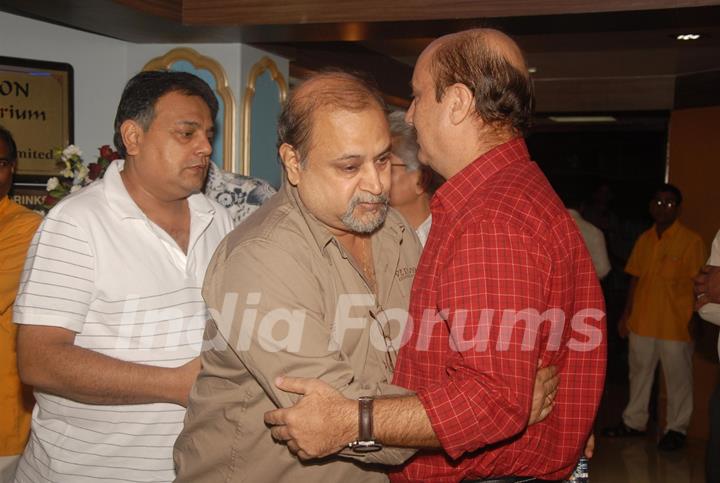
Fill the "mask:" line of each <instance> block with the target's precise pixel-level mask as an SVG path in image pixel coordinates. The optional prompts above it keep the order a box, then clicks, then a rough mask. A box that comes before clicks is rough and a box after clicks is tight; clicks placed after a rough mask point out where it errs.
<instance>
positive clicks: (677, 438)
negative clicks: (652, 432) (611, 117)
mask: <svg viewBox="0 0 720 483" xmlns="http://www.w3.org/2000/svg"><path fill="white" fill-rule="evenodd" d="M685 439H686V436H685V435H684V434H682V433H680V432H678V431H673V430H670V431H668V432H667V433H665V436H663V437H662V438H661V439H660V442H659V443H658V448H659V449H661V450H663V451H675V450H678V449H680V448H682V447H684V446H685Z"/></svg>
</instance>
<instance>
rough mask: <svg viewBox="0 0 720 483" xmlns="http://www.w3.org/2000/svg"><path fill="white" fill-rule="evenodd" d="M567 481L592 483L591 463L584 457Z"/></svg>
mask: <svg viewBox="0 0 720 483" xmlns="http://www.w3.org/2000/svg"><path fill="white" fill-rule="evenodd" d="M567 481H569V482H572V483H590V462H589V461H588V459H587V458H586V457H584V456H582V457H581V458H580V459H579V460H578V464H577V466H576V467H575V471H573V474H572V475H570V478H568V479H567Z"/></svg>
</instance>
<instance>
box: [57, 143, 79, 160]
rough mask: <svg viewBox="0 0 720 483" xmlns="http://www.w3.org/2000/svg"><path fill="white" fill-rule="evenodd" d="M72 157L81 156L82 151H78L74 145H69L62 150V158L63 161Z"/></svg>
mask: <svg viewBox="0 0 720 483" xmlns="http://www.w3.org/2000/svg"><path fill="white" fill-rule="evenodd" d="M73 156H77V157H78V158H79V157H81V156H82V151H80V148H78V147H77V146H75V145H74V144H71V145H69V146H68V147H66V148H65V149H63V152H62V157H63V159H70V158H72V157H73Z"/></svg>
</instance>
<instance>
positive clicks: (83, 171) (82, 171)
mask: <svg viewBox="0 0 720 483" xmlns="http://www.w3.org/2000/svg"><path fill="white" fill-rule="evenodd" d="M89 172H90V170H89V169H88V168H87V166H85V165H84V164H81V165H80V167H79V168H78V170H77V172H76V173H75V179H73V184H75V185H78V184H82V183H83V182H84V181H85V178H87V175H88V173H89Z"/></svg>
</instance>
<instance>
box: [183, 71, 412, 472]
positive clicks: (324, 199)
mask: <svg viewBox="0 0 720 483" xmlns="http://www.w3.org/2000/svg"><path fill="white" fill-rule="evenodd" d="M279 132H280V143H281V147H280V156H281V158H282V162H283V165H284V168H285V173H286V180H285V184H284V187H283V188H282V189H281V191H280V193H278V194H277V195H276V196H274V197H273V198H272V199H271V200H270V201H268V202H267V203H266V204H265V205H264V206H263V207H262V208H261V209H260V210H258V211H257V212H256V213H255V214H253V215H252V216H250V217H249V218H248V219H247V220H246V221H245V222H244V223H243V224H242V225H241V226H240V227H239V229H237V230H235V231H233V232H232V234H231V235H229V236H228V237H227V238H226V239H225V240H224V241H223V242H222V243H221V244H220V246H219V248H218V250H217V251H216V253H215V256H214V258H213V260H212V261H211V262H210V266H209V268H208V271H207V276H206V279H205V284H204V288H203V296H204V298H205V300H206V302H207V304H208V307H209V308H210V310H211V316H212V319H213V320H210V321H209V322H208V328H207V329H206V339H207V340H208V344H211V345H212V347H210V348H209V349H210V350H206V351H204V352H203V359H202V363H203V370H202V373H201V374H200V376H199V378H198V380H197V382H196V384H195V386H194V388H193V391H192V393H191V395H190V402H189V409H188V412H187V416H186V418H185V428H184V430H183V432H182V434H181V435H180V437H179V438H178V441H177V443H176V445H175V462H176V466H177V470H178V478H177V481H179V482H194V483H199V482H220V481H223V482H224V481H233V482H241V481H248V482H259V481H323V482H332V481H337V482H346V481H386V480H387V477H386V476H385V474H384V473H383V472H382V470H381V469H375V468H373V467H371V466H368V465H363V464H362V463H374V462H382V463H385V464H399V463H401V462H402V461H404V460H405V459H406V458H407V457H409V456H410V455H411V454H412V451H409V450H406V449H403V450H400V449H393V448H387V449H384V450H383V451H380V452H375V453H367V454H366V455H362V454H358V453H354V452H352V451H350V450H347V451H345V454H341V455H340V456H335V457H331V458H328V459H325V460H323V461H319V462H314V463H311V464H306V463H301V462H299V461H298V460H297V458H295V457H294V456H293V455H292V454H290V453H289V452H288V450H287V448H286V446H285V445H284V444H281V443H278V442H275V441H274V440H273V439H272V437H271V435H270V430H269V429H268V428H267V427H266V426H265V424H264V422H263V414H264V413H265V412H266V411H269V410H271V409H275V408H276V407H283V406H284V407H288V406H291V405H292V404H293V403H294V402H296V400H297V399H298V398H299V396H295V395H291V394H288V393H285V392H283V391H280V390H278V389H277V388H276V387H275V384H274V380H275V378H276V377H277V376H280V375H286V374H287V375H292V376H297V377H318V378H320V379H322V380H324V381H326V382H327V383H329V384H330V385H332V386H333V387H335V388H337V389H338V390H340V391H341V392H342V393H343V394H344V395H345V396H347V397H349V398H357V397H359V396H362V395H373V396H376V395H382V394H398V393H404V392H406V391H405V390H403V389H401V388H399V387H395V386H392V385H390V384H389V383H390V381H391V379H392V369H393V366H394V362H395V361H394V357H395V351H396V350H397V349H398V347H399V342H400V337H401V334H402V330H401V329H402V327H401V323H404V321H405V317H406V315H407V312H406V310H407V304H408V300H409V294H410V288H411V285H412V280H413V275H414V273H415V269H416V265H417V260H418V258H419V255H420V250H421V248H420V244H419V242H418V240H417V238H416V237H415V235H414V234H413V230H412V228H411V227H409V226H408V225H407V224H406V223H405V221H404V220H403V219H402V217H400V215H399V214H397V212H395V211H393V210H391V209H389V208H388V189H389V186H390V157H391V151H390V147H391V146H390V144H391V138H390V133H389V128H388V123H387V120H386V117H385V113H384V110H383V104H382V99H381V98H380V97H379V95H378V93H377V92H376V91H375V90H374V89H373V88H372V87H370V86H368V85H366V84H365V83H363V82H362V81H361V80H359V79H357V78H355V77H353V76H350V75H348V74H341V73H332V74H324V75H319V76H317V77H315V78H313V79H311V80H309V81H307V82H306V83H305V84H303V85H302V86H301V87H299V88H298V89H297V90H296V91H295V92H294V93H293V95H292V96H291V98H290V100H289V102H288V105H287V106H286V108H285V110H284V112H283V114H282V116H281V119H280V127H279Z"/></svg>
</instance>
